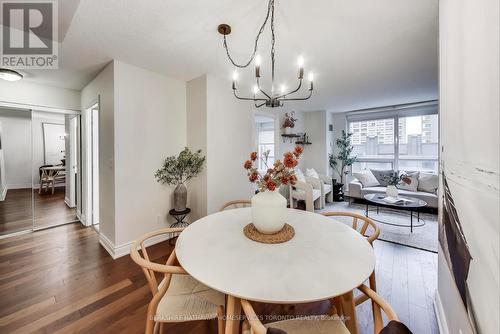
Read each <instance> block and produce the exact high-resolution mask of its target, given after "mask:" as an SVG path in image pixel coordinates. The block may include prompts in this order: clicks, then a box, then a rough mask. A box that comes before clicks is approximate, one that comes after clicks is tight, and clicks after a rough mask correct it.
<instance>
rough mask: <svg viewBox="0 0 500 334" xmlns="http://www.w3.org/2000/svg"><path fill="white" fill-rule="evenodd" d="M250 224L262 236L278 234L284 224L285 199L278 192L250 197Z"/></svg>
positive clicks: (264, 192)
mask: <svg viewBox="0 0 500 334" xmlns="http://www.w3.org/2000/svg"><path fill="white" fill-rule="evenodd" d="M252 223H253V225H254V226H255V228H256V229H257V230H258V231H259V232H260V233H263V234H274V233H277V232H279V231H280V230H281V229H282V228H283V226H285V223H286V199H285V197H283V196H281V194H280V193H279V191H278V190H274V191H262V192H260V193H258V194H257V195H255V196H253V197H252Z"/></svg>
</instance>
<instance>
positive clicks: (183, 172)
mask: <svg viewBox="0 0 500 334" xmlns="http://www.w3.org/2000/svg"><path fill="white" fill-rule="evenodd" d="M204 162H205V156H203V155H202V154H201V150H198V151H196V152H192V151H191V150H189V149H188V148H187V147H186V148H185V149H184V150H182V151H181V152H180V153H179V155H178V156H175V155H174V156H170V157H167V158H166V159H165V160H164V161H163V164H162V166H161V168H160V169H158V170H157V171H156V172H155V178H156V180H157V181H158V182H159V183H162V184H168V185H175V186H176V187H175V190H174V209H175V210H176V211H179V212H181V211H184V210H186V202H187V189H186V186H185V183H186V182H187V181H189V180H190V179H192V178H193V177H195V176H196V175H198V174H199V173H200V172H201V171H202V169H203V163H204Z"/></svg>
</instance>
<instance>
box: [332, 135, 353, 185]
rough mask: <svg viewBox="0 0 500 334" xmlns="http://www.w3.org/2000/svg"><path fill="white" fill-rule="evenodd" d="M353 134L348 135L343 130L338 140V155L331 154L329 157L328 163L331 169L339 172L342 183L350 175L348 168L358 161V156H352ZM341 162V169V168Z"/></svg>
mask: <svg viewBox="0 0 500 334" xmlns="http://www.w3.org/2000/svg"><path fill="white" fill-rule="evenodd" d="M351 137H352V133H348V132H346V131H345V130H342V135H341V136H340V138H337V140H336V142H335V143H336V144H337V147H338V148H339V152H338V154H337V155H333V154H332V153H330V154H329V155H328V163H329V165H330V167H332V168H333V169H334V170H336V171H337V174H338V175H339V176H340V183H344V178H345V176H346V175H347V174H349V170H348V167H350V166H352V164H353V163H355V162H356V161H357V158H356V156H352V150H353V147H352V144H351ZM339 162H340V168H339Z"/></svg>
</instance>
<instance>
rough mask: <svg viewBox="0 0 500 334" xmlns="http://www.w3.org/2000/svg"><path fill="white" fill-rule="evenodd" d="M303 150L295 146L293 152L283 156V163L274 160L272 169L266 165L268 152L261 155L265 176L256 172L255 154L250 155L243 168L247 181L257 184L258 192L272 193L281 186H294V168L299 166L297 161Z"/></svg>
mask: <svg viewBox="0 0 500 334" xmlns="http://www.w3.org/2000/svg"><path fill="white" fill-rule="evenodd" d="M303 152H304V149H303V148H302V147H301V146H298V145H297V146H295V149H294V150H293V152H286V153H285V154H283V162H281V161H280V160H276V161H275V162H274V164H273V165H272V167H269V166H268V165H267V160H268V157H269V152H268V151H267V152H265V153H264V154H263V159H264V164H265V165H266V167H267V171H266V174H264V175H261V174H259V172H258V171H257V168H256V167H255V165H254V162H255V161H256V160H257V152H252V153H250V159H249V160H246V161H245V163H244V164H243V168H245V169H246V170H247V176H248V180H249V181H250V182H251V183H257V185H258V187H259V191H266V190H269V191H274V190H276V189H277V188H279V187H280V186H281V185H282V184H284V185H287V184H292V185H293V184H295V182H297V177H296V176H295V172H294V170H293V169H294V168H295V167H297V165H298V164H299V159H300V156H301V155H302V153H303Z"/></svg>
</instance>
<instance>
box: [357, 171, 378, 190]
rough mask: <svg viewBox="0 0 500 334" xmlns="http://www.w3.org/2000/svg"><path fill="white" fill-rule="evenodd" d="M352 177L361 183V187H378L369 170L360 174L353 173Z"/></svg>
mask: <svg viewBox="0 0 500 334" xmlns="http://www.w3.org/2000/svg"><path fill="white" fill-rule="evenodd" d="M352 175H353V176H354V177H355V178H357V179H358V181H359V182H361V184H362V185H363V187H376V186H379V185H380V183H379V182H378V181H377V179H376V178H375V176H373V173H372V172H370V170H369V169H365V170H362V171H361V172H354V173H352Z"/></svg>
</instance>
